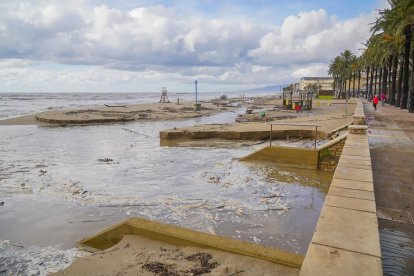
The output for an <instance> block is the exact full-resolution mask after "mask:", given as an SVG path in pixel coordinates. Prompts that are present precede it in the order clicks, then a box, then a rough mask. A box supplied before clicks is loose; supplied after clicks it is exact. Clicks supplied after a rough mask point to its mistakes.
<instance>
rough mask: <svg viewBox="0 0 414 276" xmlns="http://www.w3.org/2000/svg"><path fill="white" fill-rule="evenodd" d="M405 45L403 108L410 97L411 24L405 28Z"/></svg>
mask: <svg viewBox="0 0 414 276" xmlns="http://www.w3.org/2000/svg"><path fill="white" fill-rule="evenodd" d="M404 35H405V45H404V74H403V91H402V93H401V109H406V108H407V98H408V73H409V69H410V68H409V67H410V65H409V63H410V44H411V25H407V26H405V28H404Z"/></svg>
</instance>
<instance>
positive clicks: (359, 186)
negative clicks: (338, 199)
mask: <svg viewBox="0 0 414 276" xmlns="http://www.w3.org/2000/svg"><path fill="white" fill-rule="evenodd" d="M333 187H336V188H343V189H353V190H362V191H368V192H374V184H373V183H372V182H365V181H355V180H347V179H333V180H332V183H331V189H332V188H333Z"/></svg>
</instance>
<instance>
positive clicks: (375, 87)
mask: <svg viewBox="0 0 414 276" xmlns="http://www.w3.org/2000/svg"><path fill="white" fill-rule="evenodd" d="M377 86H378V68H375V83H374V95H377V94H378V93H377V92H378V90H377Z"/></svg>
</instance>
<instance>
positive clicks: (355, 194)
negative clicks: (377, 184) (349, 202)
mask: <svg viewBox="0 0 414 276" xmlns="http://www.w3.org/2000/svg"><path fill="white" fill-rule="evenodd" d="M328 195H336V196H344V197H350V198H359V199H365V200H371V201H375V195H374V192H373V191H372V192H371V191H363V190H354V189H347V188H339V187H334V186H331V187H330V188H329V192H328Z"/></svg>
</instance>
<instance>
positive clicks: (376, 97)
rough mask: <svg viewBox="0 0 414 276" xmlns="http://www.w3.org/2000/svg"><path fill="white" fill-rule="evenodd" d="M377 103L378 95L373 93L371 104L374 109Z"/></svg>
mask: <svg viewBox="0 0 414 276" xmlns="http://www.w3.org/2000/svg"><path fill="white" fill-rule="evenodd" d="M377 104H378V96H377V95H375V97H374V99H372V105H373V106H374V110H377Z"/></svg>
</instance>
